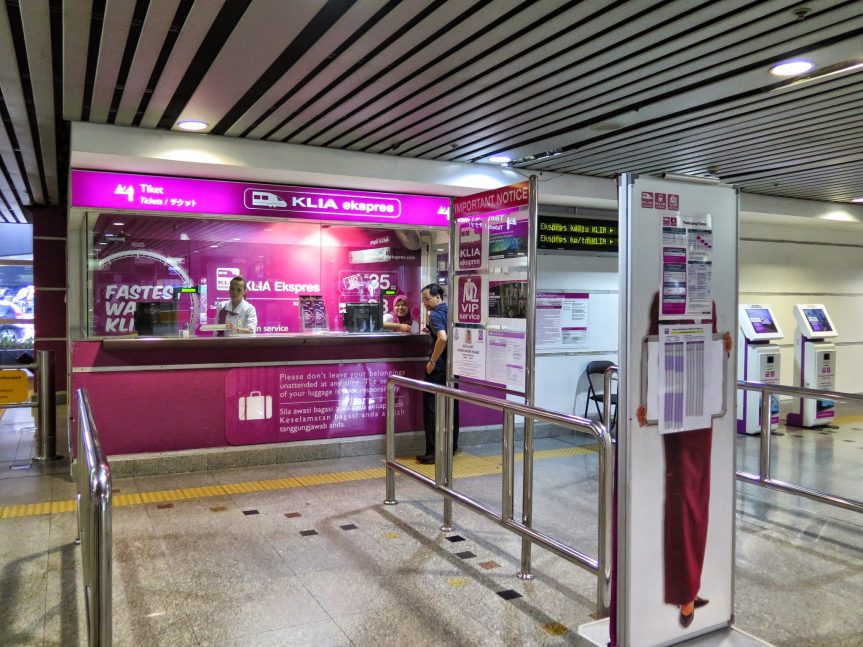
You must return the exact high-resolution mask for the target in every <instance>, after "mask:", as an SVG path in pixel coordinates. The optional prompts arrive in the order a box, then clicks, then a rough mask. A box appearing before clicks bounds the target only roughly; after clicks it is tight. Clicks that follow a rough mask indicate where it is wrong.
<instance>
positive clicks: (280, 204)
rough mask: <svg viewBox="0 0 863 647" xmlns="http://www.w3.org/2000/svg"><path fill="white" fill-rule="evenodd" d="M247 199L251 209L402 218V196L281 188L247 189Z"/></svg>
mask: <svg viewBox="0 0 863 647" xmlns="http://www.w3.org/2000/svg"><path fill="white" fill-rule="evenodd" d="M243 200H244V203H245V206H246V208H247V209H254V210H257V211H262V212H264V211H285V212H294V213H296V212H301V213H315V214H320V215H323V216H327V215H338V216H378V217H382V218H398V217H399V216H401V213H402V204H401V201H400V200H399V199H398V198H383V197H351V196H345V195H338V194H335V193H323V192H313V191H303V192H299V191H287V190H279V189H267V190H263V189H254V188H249V189H246V191H245V193H244V194H243Z"/></svg>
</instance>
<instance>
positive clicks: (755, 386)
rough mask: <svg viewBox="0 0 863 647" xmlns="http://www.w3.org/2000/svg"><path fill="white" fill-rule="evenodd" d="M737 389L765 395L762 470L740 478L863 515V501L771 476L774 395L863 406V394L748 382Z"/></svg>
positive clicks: (762, 415) (762, 417)
mask: <svg viewBox="0 0 863 647" xmlns="http://www.w3.org/2000/svg"><path fill="white" fill-rule="evenodd" d="M737 388H739V389H743V390H745V391H758V392H760V393H761V447H760V455H759V471H760V474H750V473H749V472H737V479H738V480H739V481H745V482H748V483H755V484H756V485H762V486H764V487H769V488H772V489H774V490H779V491H780V492H788V493H790V494H797V495H799V496H803V497H806V498H807V499H812V500H813V501H820V502H822V503H827V504H829V505H835V506H838V507H840V508H845V509H846V510H853V511H854V512H863V501H855V500H853V499H846V498H844V497H840V496H836V495H833V494H828V493H826V492H819V491H817V490H810V489H809V488H805V487H801V486H799V485H793V484H791V483H786V482H785V481H778V480H776V479H774V478H772V477H771V476H770V438H771V433H770V418H771V411H770V401H771V398H770V396H771V395H772V394H774V393H777V394H783V395H793V396H795V397H798V398H799V397H805V398H821V399H826V400H839V401H841V402H861V403H863V395H855V394H852V393H836V392H833V391H820V390H818V389H806V388H803V387H799V386H778V385H776V384H762V383H760V382H746V381H744V380H739V381H738V382H737Z"/></svg>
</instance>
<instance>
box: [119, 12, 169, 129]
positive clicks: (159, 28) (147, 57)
mask: <svg viewBox="0 0 863 647" xmlns="http://www.w3.org/2000/svg"><path fill="white" fill-rule="evenodd" d="M179 2H180V0H158V2H150V4H149V6H148V7H147V14H146V16H145V18H144V24H143V25H142V27H141V35H140V37H139V39H138V44H137V46H136V48H135V51H134V58H133V59H132V65H131V67H130V68H129V76H128V78H127V79H126V83H125V85H124V87H123V94H122V97H121V98H120V104H119V106H118V108H117V114H116V115H115V118H114V123H115V124H117V125H118V126H131V125H132V122H133V120H134V119H135V113H136V112H137V110H138V106H139V105H140V104H141V99H142V98H143V96H144V91H145V90H146V89H147V81H148V80H149V79H150V75H151V74H152V73H153V68H154V66H155V65H156V61H157V58H158V56H159V52H161V51H162V46H163V45H164V42H165V38H166V37H167V35H168V30H169V29H170V27H171V23H172V21H173V20H174V16H175V15H176V13H177V7H178V5H179Z"/></svg>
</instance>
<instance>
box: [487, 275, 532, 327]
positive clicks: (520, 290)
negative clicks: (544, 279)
mask: <svg viewBox="0 0 863 647" xmlns="http://www.w3.org/2000/svg"><path fill="white" fill-rule="evenodd" d="M488 316H489V317H496V318H499V319H524V318H525V317H526V316H527V281H522V280H503V281H501V280H497V281H489V284H488Z"/></svg>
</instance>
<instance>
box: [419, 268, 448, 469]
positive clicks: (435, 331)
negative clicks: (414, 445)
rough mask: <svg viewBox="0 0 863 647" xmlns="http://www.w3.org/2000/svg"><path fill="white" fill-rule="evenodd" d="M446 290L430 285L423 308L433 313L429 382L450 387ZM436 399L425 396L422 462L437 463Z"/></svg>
mask: <svg viewBox="0 0 863 647" xmlns="http://www.w3.org/2000/svg"><path fill="white" fill-rule="evenodd" d="M443 296H444V292H443V288H442V287H441V286H439V285H437V284H435V283H432V284H430V285H427V286H425V287H424V288H423V291H422V302H423V305H425V307H426V308H427V309H428V311H429V325H428V328H429V335H431V345H430V351H429V360H428V362H426V381H428V382H431V383H432V384H440V385H442V386H446V351H447V346H446V343H447V323H448V314H449V311H448V309H447V304H446V303H444V300H443ZM453 404H454V406H455V410H454V411H453V436H452V450H453V452H455V451H456V450H457V449H458V401H455V402H454V403H453ZM435 416H436V412H435V396H434V394H433V393H423V425H424V427H425V434H426V451H425V454H423V455H421V456H417V460H418V461H419V462H420V463H426V464H429V463H434V458H435V457H434V441H435V438H434V435H435V434H434V430H435Z"/></svg>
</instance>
